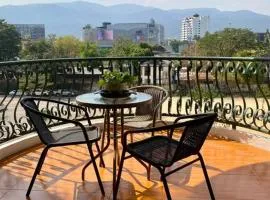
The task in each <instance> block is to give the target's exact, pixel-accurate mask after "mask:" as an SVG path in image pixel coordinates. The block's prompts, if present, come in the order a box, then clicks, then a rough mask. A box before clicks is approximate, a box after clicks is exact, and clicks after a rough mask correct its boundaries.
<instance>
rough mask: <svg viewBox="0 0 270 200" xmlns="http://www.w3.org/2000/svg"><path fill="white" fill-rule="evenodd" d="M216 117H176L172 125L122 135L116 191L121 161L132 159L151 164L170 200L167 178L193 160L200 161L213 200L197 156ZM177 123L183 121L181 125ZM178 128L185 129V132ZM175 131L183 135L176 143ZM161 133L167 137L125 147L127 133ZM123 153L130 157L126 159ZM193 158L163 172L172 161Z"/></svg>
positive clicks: (154, 138)
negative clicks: (193, 156)
mask: <svg viewBox="0 0 270 200" xmlns="http://www.w3.org/2000/svg"><path fill="white" fill-rule="evenodd" d="M216 117H217V114H215V113H209V114H199V115H190V116H181V117H178V118H177V119H176V120H175V122H174V124H172V125H166V126H162V127H155V128H148V129H142V130H130V131H127V132H125V133H124V135H123V138H122V144H123V152H122V156H121V161H120V166H119V172H118V177H117V182H116V190H118V187H119V183H120V179H121V173H122V169H123V164H124V160H125V159H127V158H130V157H134V158H136V159H138V160H142V161H144V162H147V163H149V164H151V165H152V166H154V167H156V168H157V169H158V170H159V172H160V174H161V180H162V182H163V185H164V188H165V191H166V195H167V199H172V198H171V195H170V191H169V188H168V184H167V180H166V177H167V176H169V175H171V174H172V173H174V172H176V171H178V170H180V169H183V168H184V167H186V166H188V165H190V164H192V163H194V162H196V161H200V163H201V166H202V170H203V173H204V176H205V179H206V183H207V186H208V190H209V193H210V196H211V199H212V200H213V199H215V197H214V193H213V190H212V187H211V183H210V180H209V177H208V174H207V171H206V167H205V164H204V161H203V157H202V155H201V154H200V149H201V147H202V145H203V143H204V141H205V139H206V137H207V135H208V133H209V131H210V129H211V127H212V124H213V122H214V121H215V119H216ZM180 120H185V121H184V122H181V121H180ZM181 128H184V130H183V129H181ZM176 130H179V131H181V130H183V132H182V136H181V137H179V139H178V140H176V139H173V138H175V137H173V136H174V135H175V133H176V132H177V131H176ZM160 131H169V133H170V134H169V136H162V135H159V136H157V135H156V136H152V137H150V138H147V139H144V140H141V141H137V142H134V143H132V142H131V143H129V144H127V136H128V135H129V134H134V133H137V134H139V133H150V134H151V135H152V134H153V133H155V132H156V133H158V132H160ZM126 152H128V153H129V154H130V155H129V156H125V154H126ZM192 155H195V156H198V157H197V158H196V159H194V160H192V161H190V162H188V163H186V164H184V165H182V166H180V167H178V168H176V169H173V170H170V171H165V169H166V168H167V167H170V166H172V165H173V164H174V163H175V162H177V161H179V160H182V159H184V158H187V157H189V156H192ZM116 195H117V191H116V192H115V199H116Z"/></svg>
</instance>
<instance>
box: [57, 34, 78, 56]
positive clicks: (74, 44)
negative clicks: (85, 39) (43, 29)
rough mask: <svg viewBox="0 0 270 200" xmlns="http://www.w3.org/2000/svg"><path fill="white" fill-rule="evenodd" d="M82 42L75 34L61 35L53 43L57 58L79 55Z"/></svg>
mask: <svg viewBox="0 0 270 200" xmlns="http://www.w3.org/2000/svg"><path fill="white" fill-rule="evenodd" d="M81 45H82V42H81V41H80V40H79V39H77V38H75V37H74V36H63V37H59V38H57V39H56V40H55V42H54V43H53V49H54V55H55V57H57V58H76V57H79V55H80V51H81Z"/></svg>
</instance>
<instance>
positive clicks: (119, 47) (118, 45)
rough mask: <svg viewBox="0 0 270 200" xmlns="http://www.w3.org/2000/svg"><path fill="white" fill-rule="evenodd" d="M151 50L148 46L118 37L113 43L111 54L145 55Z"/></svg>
mask: <svg viewBox="0 0 270 200" xmlns="http://www.w3.org/2000/svg"><path fill="white" fill-rule="evenodd" d="M151 52H152V50H151V49H150V48H149V47H146V46H145V45H143V46H142V47H141V46H140V45H139V44H136V43H134V42H132V41H131V40H128V39H123V38H121V39H118V40H116V41H115V42H114V43H113V47H112V49H111V52H110V55H111V56H147V55H149V54H151Z"/></svg>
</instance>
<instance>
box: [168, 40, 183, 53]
mask: <svg viewBox="0 0 270 200" xmlns="http://www.w3.org/2000/svg"><path fill="white" fill-rule="evenodd" d="M180 43H181V42H180V41H179V40H172V41H170V46H171V48H172V50H173V51H174V52H175V53H178V52H179V45H180Z"/></svg>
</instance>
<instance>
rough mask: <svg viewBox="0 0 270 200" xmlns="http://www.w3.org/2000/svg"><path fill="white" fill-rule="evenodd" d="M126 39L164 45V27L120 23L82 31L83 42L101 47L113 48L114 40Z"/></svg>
mask: <svg viewBox="0 0 270 200" xmlns="http://www.w3.org/2000/svg"><path fill="white" fill-rule="evenodd" d="M119 38H125V39H129V40H132V41H133V42H136V43H149V44H152V45H161V44H164V27H163V26H162V25H160V24H156V23H155V21H154V20H153V19H151V21H150V23H118V24H111V23H109V22H104V23H103V24H102V26H101V27H96V28H92V27H91V26H90V25H86V26H85V27H83V30H82V39H83V41H92V42H97V44H98V46H100V47H111V46H112V44H113V41H114V40H117V39H119Z"/></svg>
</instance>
